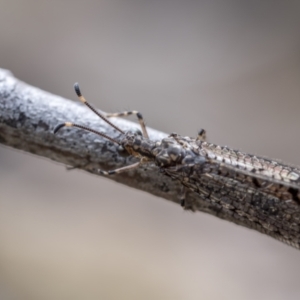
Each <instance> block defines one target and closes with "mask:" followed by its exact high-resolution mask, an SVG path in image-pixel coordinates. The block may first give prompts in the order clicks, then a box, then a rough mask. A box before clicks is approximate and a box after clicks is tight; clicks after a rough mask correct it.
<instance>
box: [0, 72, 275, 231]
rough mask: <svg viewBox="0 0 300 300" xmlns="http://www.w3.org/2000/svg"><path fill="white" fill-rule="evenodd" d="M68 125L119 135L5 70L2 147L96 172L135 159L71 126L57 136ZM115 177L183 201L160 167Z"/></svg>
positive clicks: (191, 200)
mask: <svg viewBox="0 0 300 300" xmlns="http://www.w3.org/2000/svg"><path fill="white" fill-rule="evenodd" d="M65 121H72V122H76V123H82V124H85V125H87V126H89V127H91V128H95V129H97V130H99V131H101V132H103V133H105V134H106V135H108V136H111V137H116V136H117V135H118V133H117V132H116V131H115V130H114V129H113V128H111V127H110V126H108V125H107V124H106V123H104V122H103V121H102V120H100V119H99V118H97V116H95V115H94V114H93V113H91V112H89V111H88V110H87V109H86V107H85V106H84V105H82V104H80V103H76V102H73V101H70V100H67V99H64V98H62V97H59V96H56V95H53V94H50V93H48V92H45V91H42V90H40V89H38V88H35V87H32V86H30V85H28V84H26V83H24V82H21V81H19V80H18V79H16V78H15V77H14V76H13V75H12V74H11V73H10V72H9V71H6V70H3V69H0V143H2V144H4V145H7V146H10V147H14V148H17V149H20V150H23V151H27V152H30V153H33V154H36V155H39V156H43V157H47V158H49V159H51V160H54V161H56V162H59V163H63V164H65V165H67V166H69V167H71V168H72V167H75V168H79V169H82V170H85V171H88V172H90V173H95V174H96V173H97V172H96V169H98V168H102V169H115V168H118V167H120V166H123V165H127V164H129V163H132V162H133V161H134V160H133V159H132V158H130V157H128V156H127V155H124V153H122V152H120V151H118V149H117V146H116V145H115V144H113V143H112V142H110V141H108V140H106V139H103V138H101V137H99V136H95V135H93V134H92V133H87V132H84V131H82V130H77V129H74V128H71V129H64V130H61V131H60V132H59V134H57V135H54V134H53V129H54V128H55V126H56V125H57V124H59V123H62V122H65ZM113 122H114V123H115V124H116V125H117V126H119V127H120V128H122V129H124V130H128V129H132V128H133V127H134V128H135V127H137V124H135V123H132V122H130V121H126V120H121V119H114V120H113ZM148 131H149V135H150V138H151V139H153V140H160V139H161V138H163V137H165V136H166V134H165V133H162V132H158V131H156V130H153V129H148ZM98 175H99V174H98ZM109 178H110V179H112V180H115V181H117V182H119V183H122V184H125V185H128V186H130V187H134V188H136V189H139V190H143V191H145V192H148V193H151V194H153V195H155V196H159V197H161V198H164V199H167V200H171V201H173V202H175V203H178V204H179V203H180V199H179V197H178V195H179V194H180V190H181V184H180V183H179V182H177V181H174V180H172V179H170V178H169V177H167V176H165V175H163V174H161V173H160V172H159V169H158V168H157V167H156V166H154V165H149V166H145V165H143V166H142V167H140V168H137V169H134V170H131V171H129V172H124V173H121V174H118V175H115V176H112V177H109ZM100 180H101V179H100ZM186 203H187V208H190V209H192V210H198V211H203V212H207V213H209V214H212V215H215V216H218V217H219V218H222V219H226V220H228V221H232V222H234V223H236V224H239V225H243V226H245V227H248V228H250V224H248V223H244V222H240V221H238V220H237V219H235V218H233V217H231V216H229V215H228V214H225V213H223V212H222V211H218V210H216V209H215V208H214V207H213V206H211V205H210V204H209V203H207V202H205V201H203V200H202V199H201V198H200V196H199V195H198V194H196V193H193V192H188V193H187V195H186ZM252 229H253V228H252ZM255 229H256V230H258V231H261V230H260V228H255ZM264 233H266V232H264ZM267 234H268V233H267ZM270 235H271V234H270Z"/></svg>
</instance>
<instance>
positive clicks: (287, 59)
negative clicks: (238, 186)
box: [0, 0, 300, 300]
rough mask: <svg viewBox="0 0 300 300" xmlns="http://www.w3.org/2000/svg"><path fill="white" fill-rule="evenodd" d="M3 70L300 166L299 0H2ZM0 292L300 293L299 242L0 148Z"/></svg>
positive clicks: (155, 123)
mask: <svg viewBox="0 0 300 300" xmlns="http://www.w3.org/2000/svg"><path fill="white" fill-rule="evenodd" d="M0 3H1V10H0V43H1V47H0V67H1V68H6V69H9V70H11V71H12V72H13V74H14V75H15V76H16V77H18V78H19V79H21V80H23V81H25V82H27V83H30V84H32V85H34V86H37V87H39V88H41V89H44V90H47V91H49V92H52V93H54V94H58V95H61V96H64V97H67V98H71V99H74V100H75V101H77V99H76V96H75V93H74V91H73V83H74V82H75V81H78V82H80V84H81V88H82V90H83V92H84V94H85V95H86V96H88V99H89V100H90V101H91V102H92V103H94V104H95V105H96V106H97V107H98V108H101V109H102V110H104V111H108V112H115V111H122V110H126V109H136V110H139V111H141V112H142V113H143V115H144V117H145V119H146V121H147V124H148V125H149V126H151V127H154V128H156V129H159V130H161V131H164V132H178V133H180V134H183V135H190V136H195V135H196V134H197V131H198V129H200V128H205V129H206V130H207V132H208V139H209V141H211V142H214V143H218V144H221V145H228V146H230V147H232V148H238V149H241V150H244V151H247V152H249V153H255V154H260V155H265V156H268V157H272V158H279V159H282V160H284V161H287V162H290V163H293V164H298V165H300V156H299V148H300V140H299V138H298V137H299V127H300V120H299V115H300V52H299V50H300V34H299V28H300V18H299V13H300V2H299V1H275V0H273V1H256V0H255V1H246V0H244V1H237V0H236V1H234V0H232V1H231V0H226V1H165V0H160V1H156V0H152V1H150V0H148V1H134V0H132V1H131V0H105V1H102V0H98V1H76V0H75V1H33V0H31V1H30V0H24V1H14V0H1V1H0ZM0 241H1V242H0V299H1V300H2V299H3V300H7V299H220V298H222V299H246V300H247V299H273V300H276V299H299V293H300V286H299V277H300V252H299V250H295V249H293V248H291V247H289V246H286V245H284V244H281V243H280V242H278V241H276V240H273V239H271V238H269V237H267V236H263V235H262V234H259V233H257V232H254V231H251V230H248V229H245V228H243V227H239V226H237V225H234V224H231V223H229V222H225V221H222V220H219V219H217V218H215V217H212V216H210V215H206V214H203V213H195V214H192V213H189V212H185V211H183V210H182V209H181V207H180V206H179V205H175V204H174V203H171V202H168V201H165V200H163V199H159V198H155V197H154V196H152V195H148V194H145V193H143V192H141V191H136V190H133V189H130V188H128V187H126V186H122V185H119V184H117V183H115V182H112V181H110V180H107V179H103V178H99V177H96V176H92V175H90V174H87V173H84V172H80V171H77V170H75V171H72V172H68V171H66V169H65V166H63V165H58V164H55V163H53V162H50V161H48V160H46V159H42V158H39V157H36V156H33V155H29V154H26V153H22V152H20V151H16V150H13V149H9V148H6V147H4V146H0Z"/></svg>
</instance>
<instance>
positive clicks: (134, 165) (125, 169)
mask: <svg viewBox="0 0 300 300" xmlns="http://www.w3.org/2000/svg"><path fill="white" fill-rule="evenodd" d="M141 163H142V162H141V161H139V162H137V163H135V164H132V165H129V166H125V167H122V168H118V169H114V170H110V171H103V170H100V169H98V170H97V171H98V172H99V174H101V175H106V176H107V175H114V174H119V173H121V172H124V171H128V170H131V169H135V168H137V167H138V166H139V165H140V164H141Z"/></svg>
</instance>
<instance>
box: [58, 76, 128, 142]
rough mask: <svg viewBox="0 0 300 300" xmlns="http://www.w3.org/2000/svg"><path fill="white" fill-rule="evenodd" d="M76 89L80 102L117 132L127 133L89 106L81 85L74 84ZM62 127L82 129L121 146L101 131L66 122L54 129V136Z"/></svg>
mask: <svg viewBox="0 0 300 300" xmlns="http://www.w3.org/2000/svg"><path fill="white" fill-rule="evenodd" d="M74 89H75V92H76V94H77V96H78V98H79V100H80V101H81V102H82V103H84V104H85V105H86V106H87V107H88V108H89V109H90V110H91V111H93V112H94V113H95V114H96V115H97V116H98V117H100V118H101V119H102V120H103V121H105V122H106V123H107V124H109V125H110V126H111V127H113V128H114V129H116V130H117V131H119V132H120V133H122V134H125V132H124V131H123V130H121V129H120V128H119V127H117V126H116V125H114V124H113V123H112V122H110V121H109V120H107V118H105V116H103V115H102V114H101V113H100V112H98V111H97V110H96V109H95V108H94V107H93V106H92V105H91V104H89V103H88V102H87V101H86V99H85V98H84V97H83V96H82V94H81V91H80V88H79V84H78V83H77V82H76V83H75V84H74ZM62 127H77V128H80V129H83V130H85V131H89V132H92V133H95V134H97V135H100V136H102V137H104V138H105V139H108V140H110V141H111V142H113V143H116V144H118V145H120V143H119V142H118V141H117V140H115V139H113V138H111V137H109V136H108V135H106V134H104V133H102V132H100V131H97V130H94V129H92V128H89V127H86V126H82V125H79V124H75V123H71V122H65V123H61V124H58V125H57V126H56V127H55V129H54V134H55V133H57V132H58V130H60V129H61V128H62Z"/></svg>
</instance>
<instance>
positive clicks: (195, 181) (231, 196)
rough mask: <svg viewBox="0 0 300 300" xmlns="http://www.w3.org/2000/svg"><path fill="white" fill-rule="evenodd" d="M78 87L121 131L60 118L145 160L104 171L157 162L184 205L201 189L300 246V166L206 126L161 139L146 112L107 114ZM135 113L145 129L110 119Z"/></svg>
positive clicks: (220, 206)
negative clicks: (151, 131) (240, 145)
mask: <svg viewBox="0 0 300 300" xmlns="http://www.w3.org/2000/svg"><path fill="white" fill-rule="evenodd" d="M74 88H75V92H76V94H77V96H78V97H79V99H80V101H81V102H83V103H84V104H85V105H86V106H87V107H88V108H89V109H91V110H92V111H93V112H94V113H95V114H96V115H98V116H99V117H100V118H101V119H103V120H104V121H105V122H106V123H108V124H109V125H110V126H112V127H113V128H114V129H115V130H117V131H118V132H120V133H121V136H120V138H118V139H115V138H111V137H109V136H107V135H105V134H104V133H102V132H99V131H96V130H94V129H91V128H88V127H86V126H82V125H79V124H75V123H71V122H65V123H62V124H59V125H58V126H57V127H56V128H55V130H54V133H56V132H57V131H58V130H59V129H61V128H62V127H64V126H66V127H76V128H79V129H83V130H86V131H90V132H93V133H95V134H97V135H99V136H102V137H103V138H105V139H108V140H110V141H112V142H113V143H116V144H117V145H119V146H122V147H123V148H124V149H125V150H126V151H127V152H128V153H129V154H130V155H133V156H135V157H138V158H139V159H140V160H139V161H138V162H137V163H134V164H132V165H129V166H125V167H122V168H119V169H115V170H110V171H103V170H99V173H100V174H102V175H114V174H117V173H120V172H123V171H127V170H130V169H134V168H137V167H138V166H140V165H141V164H144V163H149V162H154V163H155V164H156V165H157V166H158V167H159V168H160V170H161V172H163V173H164V174H165V175H167V176H170V177H171V178H173V179H176V180H178V181H180V182H181V184H182V187H183V188H182V193H181V196H180V198H181V205H182V206H185V193H186V190H187V189H188V190H191V191H194V192H196V193H198V194H199V196H200V198H201V199H202V200H203V201H206V202H207V203H208V204H209V206H210V208H211V209H212V210H214V211H216V212H222V213H223V214H226V215H227V216H228V219H231V220H233V221H234V222H236V223H240V224H244V225H247V226H248V227H250V228H253V229H256V230H258V231H260V232H263V233H266V234H268V235H270V236H273V237H275V238H276V239H279V240H281V241H283V242H285V243H287V244H289V245H292V246H294V247H296V248H300V193H299V189H300V170H299V169H297V168H295V167H292V166H289V165H286V164H282V163H279V162H277V161H274V160H270V159H266V158H262V157H258V156H254V155H251V154H246V153H243V152H240V151H238V150H232V149H230V148H228V147H222V146H218V145H215V144H211V143H208V142H206V141H205V131H204V130H203V129H202V130H200V132H199V134H198V136H197V137H196V138H190V137H183V136H180V135H178V134H175V133H172V134H171V135H170V136H169V137H167V138H164V139H162V140H161V141H152V140H150V139H149V136H148V133H147V129H146V126H145V123H144V120H143V117H142V115H141V114H140V113H139V112H137V111H130V112H123V113H113V114H106V115H103V114H102V113H100V112H98V111H97V110H96V109H95V108H94V107H93V106H91V105H90V104H89V103H88V102H87V101H86V99H85V98H84V97H83V96H82V94H81V91H80V89H79V85H78V83H76V84H75V85H74ZM133 114H134V115H136V116H137V118H138V121H139V123H140V126H141V129H142V134H141V133H139V132H133V131H127V132H124V131H123V130H122V129H120V128H118V127H117V126H116V125H114V124H113V123H112V122H110V121H109V120H108V118H110V117H124V116H129V115H133Z"/></svg>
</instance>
